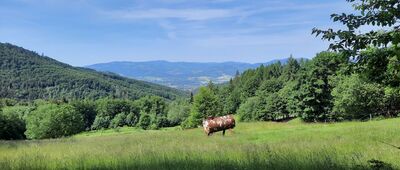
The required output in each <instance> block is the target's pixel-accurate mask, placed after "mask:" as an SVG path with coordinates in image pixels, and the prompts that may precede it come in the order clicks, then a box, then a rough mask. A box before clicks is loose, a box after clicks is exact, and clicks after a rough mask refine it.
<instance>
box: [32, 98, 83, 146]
mask: <svg viewBox="0 0 400 170" xmlns="http://www.w3.org/2000/svg"><path fill="white" fill-rule="evenodd" d="M26 122H27V131H26V133H25V134H26V135H27V137H28V138H30V139H44V138H58V137H64V136H69V135H73V134H76V133H79V132H81V131H82V130H84V121H83V116H82V115H81V114H80V113H78V112H77V111H76V110H75V109H74V108H73V107H72V106H71V105H56V104H45V105H41V106H39V107H38V108H37V109H36V110H34V111H33V112H31V113H30V114H29V115H28V116H27V119H26Z"/></svg>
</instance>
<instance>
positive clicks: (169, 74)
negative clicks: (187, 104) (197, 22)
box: [86, 59, 287, 90]
mask: <svg viewBox="0 0 400 170" xmlns="http://www.w3.org/2000/svg"><path fill="white" fill-rule="evenodd" d="M286 61H287V59H280V60H272V61H269V62H266V63H255V64H250V63H240V62H223V63H211V62H209V63H198V62H168V61H146V62H110V63H100V64H94V65H89V66H86V67H87V68H92V69H95V70H97V71H103V72H113V73H116V74H119V75H121V76H126V77H131V78H135V79H139V80H144V81H149V82H153V83H157V84H162V85H166V86H170V87H175V88H178V89H182V90H193V89H196V88H198V87H199V86H201V85H205V84H207V83H208V82H209V81H210V80H211V81H213V82H215V83H224V82H227V81H229V79H230V78H232V77H233V76H234V75H235V74H236V71H240V72H242V71H244V70H247V69H250V68H256V67H259V66H260V65H261V64H264V65H270V64H273V63H276V62H282V63H285V62H286Z"/></svg>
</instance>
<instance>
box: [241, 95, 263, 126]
mask: <svg viewBox="0 0 400 170" xmlns="http://www.w3.org/2000/svg"><path fill="white" fill-rule="evenodd" d="M259 106H260V99H259V98H258V97H251V98H248V99H247V100H246V102H245V103H243V104H241V105H240V107H239V109H238V111H237V113H238V115H239V118H240V120H241V121H254V120H258V118H259V117H260V116H259V115H258V112H257V111H258V107H259Z"/></svg>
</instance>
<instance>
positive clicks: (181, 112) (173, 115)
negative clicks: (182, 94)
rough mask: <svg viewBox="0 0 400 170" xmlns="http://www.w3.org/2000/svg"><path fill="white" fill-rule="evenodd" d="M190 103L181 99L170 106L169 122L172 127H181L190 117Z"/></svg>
mask: <svg viewBox="0 0 400 170" xmlns="http://www.w3.org/2000/svg"><path fill="white" fill-rule="evenodd" d="M189 114H190V103H189V101H187V100H184V99H179V100H175V101H173V102H171V103H170V104H169V106H168V116H167V117H168V121H169V123H170V125H171V126H176V125H180V124H181V123H182V122H183V121H184V120H186V119H187V117H189Z"/></svg>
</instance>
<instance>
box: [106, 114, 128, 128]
mask: <svg viewBox="0 0 400 170" xmlns="http://www.w3.org/2000/svg"><path fill="white" fill-rule="evenodd" d="M126 120H127V119H126V114H125V113H119V114H117V115H115V117H114V118H113V119H112V120H111V122H110V126H109V127H110V128H117V127H122V126H125V125H127V123H126Z"/></svg>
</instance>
